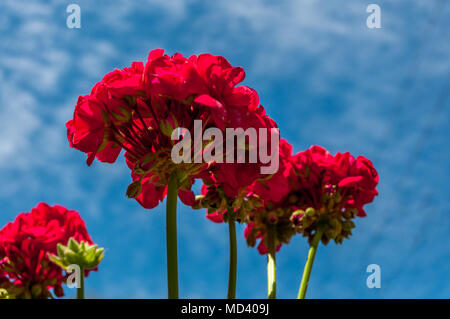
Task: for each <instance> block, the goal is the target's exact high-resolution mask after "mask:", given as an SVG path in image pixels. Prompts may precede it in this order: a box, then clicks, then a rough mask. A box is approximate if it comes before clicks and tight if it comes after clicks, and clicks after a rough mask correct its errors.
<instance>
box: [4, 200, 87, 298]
mask: <svg viewBox="0 0 450 319" xmlns="http://www.w3.org/2000/svg"><path fill="white" fill-rule="evenodd" d="M71 237H73V238H74V239H76V240H78V241H84V242H87V243H89V244H92V240H91V237H90V236H89V234H88V232H87V229H86V226H85V223H84V221H83V220H82V219H81V217H80V215H79V214H78V212H76V211H74V210H68V209H66V208H65V207H63V206H59V205H55V206H53V207H52V206H49V205H47V204H45V203H39V204H38V205H37V206H36V208H33V209H32V210H31V212H30V213H21V214H19V215H18V216H17V217H16V219H15V220H14V222H10V223H8V224H7V225H6V226H5V227H3V228H2V229H1V230H0V256H1V257H2V259H1V261H0V273H1V272H3V274H4V276H6V277H7V278H8V280H9V281H10V283H11V284H12V288H13V293H14V295H16V296H17V297H18V298H47V297H49V296H50V295H51V294H50V290H51V289H53V291H54V293H55V295H56V296H58V297H60V296H63V295H64V292H63V289H62V283H63V281H64V278H65V275H64V274H63V272H62V269H61V268H60V267H59V266H57V265H55V264H53V263H52V262H50V261H49V258H48V254H49V253H50V254H55V253H56V251H57V245H58V244H59V243H62V244H66V243H67V242H68V240H69V238H71ZM88 272H89V271H87V272H86V274H87V273H88Z"/></svg>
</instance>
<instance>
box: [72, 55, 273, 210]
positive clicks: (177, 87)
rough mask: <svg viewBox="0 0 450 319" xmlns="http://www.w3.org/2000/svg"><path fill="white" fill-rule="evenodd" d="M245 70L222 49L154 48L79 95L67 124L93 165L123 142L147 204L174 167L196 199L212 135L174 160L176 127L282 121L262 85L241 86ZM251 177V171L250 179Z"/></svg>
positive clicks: (183, 190) (190, 129) (136, 191)
mask: <svg viewBox="0 0 450 319" xmlns="http://www.w3.org/2000/svg"><path fill="white" fill-rule="evenodd" d="M244 77H245V73H244V70H243V69H242V68H240V67H233V66H232V65H231V64H230V63H229V62H228V61H227V60H226V59H225V58H224V57H221V56H213V55H210V54H201V55H199V56H196V55H193V56H191V57H189V58H186V57H184V56H183V55H181V54H179V53H176V54H174V55H172V56H168V55H166V54H164V50H162V49H156V50H153V51H151V52H150V54H149V56H148V60H147V62H146V63H145V65H144V64H143V63H141V62H134V63H133V64H132V66H131V67H130V68H125V69H123V70H115V71H113V72H111V73H109V74H107V75H106V76H105V77H104V78H103V79H102V81H100V82H99V83H97V84H96V85H95V86H94V88H93V89H92V91H91V94H90V95H88V96H82V97H80V98H79V100H78V103H77V105H76V107H75V112H74V117H73V119H72V120H70V121H68V122H67V124H66V126H67V134H68V138H69V142H70V145H71V146H72V147H74V148H77V149H79V150H81V151H83V152H85V153H87V154H88V164H89V165H90V164H91V163H92V161H93V160H94V158H95V157H96V158H97V159H98V160H100V161H103V162H110V163H112V162H114V161H115V160H116V159H117V156H118V155H119V153H120V151H121V150H122V149H124V150H125V158H126V161H127V165H128V167H129V168H130V169H131V176H132V179H133V183H132V184H131V185H130V186H129V188H128V190H127V195H128V196H129V197H132V198H135V199H136V200H137V201H138V202H139V203H140V204H141V205H142V206H144V207H145V208H153V207H155V206H156V205H158V203H159V202H160V201H162V200H163V199H164V197H165V196H166V189H167V184H168V181H169V178H170V176H171V175H172V173H173V172H174V171H176V172H177V173H178V174H177V175H178V181H177V182H178V183H177V184H178V187H179V189H180V191H179V196H180V198H181V199H182V201H184V202H185V203H187V204H189V205H192V204H193V203H194V195H193V193H192V192H191V187H192V184H193V183H194V181H195V180H196V179H198V178H202V177H204V176H206V175H208V174H210V173H209V171H208V169H209V168H210V167H211V166H212V165H214V164H216V163H214V161H205V160H204V158H203V156H202V153H203V152H204V147H205V146H206V145H207V144H208V143H210V142H211V141H203V140H202V141H201V142H200V143H201V150H200V152H199V153H195V147H194V152H192V150H191V151H190V154H184V153H183V157H184V156H187V157H189V158H191V159H192V160H190V161H184V162H182V163H176V162H174V161H173V159H172V151H173V148H174V145H175V144H176V142H175V141H174V140H173V139H172V138H173V136H172V135H173V133H174V131H175V130H176V129H177V128H183V129H184V131H183V132H182V134H179V136H178V137H179V138H180V139H181V140H184V139H185V138H186V139H188V136H194V135H195V133H197V134H198V132H196V130H199V131H200V134H202V136H203V132H205V130H207V129H208V128H218V129H220V130H222V131H225V129H226V128H235V127H243V128H245V127H248V125H251V126H254V127H256V128H258V127H276V126H275V123H274V122H273V121H272V120H270V118H268V116H267V115H266V114H265V112H264V109H263V108H262V107H260V106H259V98H258V95H257V93H256V92H255V91H254V90H253V89H251V88H248V87H246V86H237V85H238V84H239V83H240V82H241V81H242V80H243V79H244ZM198 121H201V126H200V127H199V128H197V127H196V126H195V125H196V123H197V122H198ZM175 132H176V131H175ZM183 151H184V150H183ZM179 155H180V154H179ZM197 159H200V160H197ZM220 170H221V169H220V168H218V169H217V170H216V171H218V172H220ZM222 170H223V168H222ZM252 182H253V177H252V176H251V177H250V178H249V179H248V181H247V182H246V183H247V184H248V185H249V184H251V183H252ZM228 191H229V188H228Z"/></svg>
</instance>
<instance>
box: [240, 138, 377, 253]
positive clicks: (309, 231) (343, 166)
mask: <svg viewBox="0 0 450 319" xmlns="http://www.w3.org/2000/svg"><path fill="white" fill-rule="evenodd" d="M281 154H285V156H284V160H281V161H280V162H281V163H284V164H283V165H280V170H279V171H278V172H277V173H276V174H274V175H273V176H271V178H269V179H266V180H263V181H256V182H255V184H254V185H253V186H252V187H253V196H254V195H258V196H259V198H260V199H261V200H262V202H263V204H262V205H261V207H260V208H259V209H256V210H255V211H254V212H253V213H251V214H249V215H248V226H247V228H246V231H245V237H246V239H247V242H248V244H249V245H251V246H253V245H255V243H256V239H258V238H259V239H261V241H260V244H259V245H258V250H259V252H260V253H261V254H264V253H266V252H267V250H266V248H265V243H264V240H265V236H266V230H267V226H268V225H270V224H274V225H276V244H277V247H278V248H279V247H280V245H281V244H282V243H288V242H289V240H290V238H291V237H292V236H293V235H294V234H296V233H300V234H303V235H304V236H307V237H308V238H309V240H310V241H311V240H312V238H313V235H314V234H315V232H316V231H317V229H318V228H319V227H321V228H322V230H323V236H322V238H321V239H322V242H323V243H324V244H327V243H328V242H329V241H330V240H332V239H333V240H335V242H336V243H342V241H343V239H344V238H348V237H349V236H350V235H351V229H352V228H353V227H354V223H353V221H352V219H353V218H354V217H356V216H359V217H364V216H365V215H366V214H365V211H364V205H365V204H367V203H370V202H372V201H373V199H374V197H375V196H376V195H377V194H378V192H377V189H376V186H377V184H378V173H377V171H376V170H375V169H374V167H373V165H372V163H371V162H370V161H369V160H368V159H367V158H365V157H363V156H358V157H357V158H356V159H355V158H354V157H353V156H352V155H350V153H348V152H347V153H343V154H342V153H337V154H336V155H335V156H333V155H331V154H330V153H329V152H328V151H327V150H325V149H324V148H322V147H320V146H313V147H311V148H310V149H308V150H306V151H303V152H299V153H297V154H296V155H294V156H291V155H290V154H289V152H284V153H283V152H281Z"/></svg>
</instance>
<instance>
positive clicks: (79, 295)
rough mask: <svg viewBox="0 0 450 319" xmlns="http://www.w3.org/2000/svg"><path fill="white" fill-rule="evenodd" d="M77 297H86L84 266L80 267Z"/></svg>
mask: <svg viewBox="0 0 450 319" xmlns="http://www.w3.org/2000/svg"><path fill="white" fill-rule="evenodd" d="M77 299H84V268H83V267H80V287H78V288H77Z"/></svg>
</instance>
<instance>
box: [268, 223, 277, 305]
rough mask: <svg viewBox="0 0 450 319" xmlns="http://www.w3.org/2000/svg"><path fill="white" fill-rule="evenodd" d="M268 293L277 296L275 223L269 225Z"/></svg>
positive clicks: (270, 297) (273, 297)
mask: <svg viewBox="0 0 450 319" xmlns="http://www.w3.org/2000/svg"><path fill="white" fill-rule="evenodd" d="M267 295H268V298H269V299H276V297H277V267H276V260H275V225H269V226H268V227H267Z"/></svg>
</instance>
